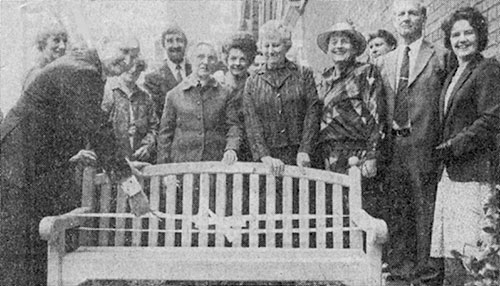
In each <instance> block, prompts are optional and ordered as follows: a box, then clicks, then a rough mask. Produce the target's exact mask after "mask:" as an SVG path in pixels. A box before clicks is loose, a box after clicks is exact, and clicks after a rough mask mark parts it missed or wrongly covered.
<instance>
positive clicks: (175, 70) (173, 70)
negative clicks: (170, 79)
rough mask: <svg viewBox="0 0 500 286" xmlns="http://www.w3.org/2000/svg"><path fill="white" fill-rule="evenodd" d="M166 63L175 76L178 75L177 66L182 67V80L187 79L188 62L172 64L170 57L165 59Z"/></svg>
mask: <svg viewBox="0 0 500 286" xmlns="http://www.w3.org/2000/svg"><path fill="white" fill-rule="evenodd" d="M165 61H166V62H167V65H168V68H169V69H170V71H171V72H172V74H173V75H174V76H175V75H176V73H177V65H180V66H181V75H182V78H183V79H185V78H186V61H185V60H184V59H183V60H182V62H180V63H178V64H176V63H174V62H172V61H171V60H170V59H169V58H168V56H167V57H165Z"/></svg>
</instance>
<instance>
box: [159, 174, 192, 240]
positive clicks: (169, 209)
mask: <svg viewBox="0 0 500 286" xmlns="http://www.w3.org/2000/svg"><path fill="white" fill-rule="evenodd" d="M165 179H166V180H164V182H165V185H164V188H163V190H165V211H164V212H165V213H166V214H169V215H172V216H173V215H175V206H176V202H177V187H176V186H177V177H176V176H175V175H168V176H166V177H165ZM191 185H192V184H191ZM165 229H166V230H170V231H169V232H166V233H165V246H168V247H171V246H174V241H175V233H174V232H173V231H172V230H174V229H175V219H174V218H173V217H167V218H165Z"/></svg>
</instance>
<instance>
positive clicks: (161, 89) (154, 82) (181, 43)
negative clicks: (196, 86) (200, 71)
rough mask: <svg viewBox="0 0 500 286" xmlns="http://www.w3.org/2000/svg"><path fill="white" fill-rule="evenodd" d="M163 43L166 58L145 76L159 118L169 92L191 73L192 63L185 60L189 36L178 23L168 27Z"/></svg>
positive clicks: (145, 84) (162, 37)
mask: <svg viewBox="0 0 500 286" xmlns="http://www.w3.org/2000/svg"><path fill="white" fill-rule="evenodd" d="M161 44H162V46H163V48H164V49H165V52H166V57H165V60H164V61H163V63H162V64H161V66H160V67H159V68H158V69H156V70H154V71H153V72H151V73H149V74H147V75H146V76H145V78H144V87H145V88H146V90H147V91H148V92H149V93H150V94H151V96H152V98H153V101H154V102H155V104H156V114H157V116H158V119H160V118H161V115H162V113H163V105H164V104H165V96H166V94H167V92H168V91H170V90H171V89H172V88H174V87H175V86H177V84H179V83H180V82H181V81H182V80H184V79H185V78H186V77H187V76H188V75H189V74H191V65H190V64H189V63H187V61H186V60H185V54H186V46H187V38H186V34H185V33H184V31H183V30H182V29H181V28H180V27H178V26H176V25H172V26H169V27H167V29H165V31H164V32H163V33H162V35H161Z"/></svg>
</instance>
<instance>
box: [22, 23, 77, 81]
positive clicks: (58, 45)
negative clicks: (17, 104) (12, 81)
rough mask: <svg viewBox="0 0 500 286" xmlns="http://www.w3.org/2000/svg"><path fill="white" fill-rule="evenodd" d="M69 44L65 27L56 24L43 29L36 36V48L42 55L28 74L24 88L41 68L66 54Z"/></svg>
mask: <svg viewBox="0 0 500 286" xmlns="http://www.w3.org/2000/svg"><path fill="white" fill-rule="evenodd" d="M67 44H68V33H67V32H66V29H64V28H63V27H61V26H58V25H54V26H50V27H48V28H45V29H44V30H42V31H41V32H40V33H39V34H38V35H37V37H36V48H37V50H38V51H39V52H40V55H39V56H38V58H37V59H36V63H35V66H34V67H32V68H31V69H30V70H29V71H28V73H27V74H26V76H25V78H24V82H23V88H24V87H26V86H27V85H28V84H29V83H30V82H31V81H32V80H33V78H34V77H35V76H36V74H37V73H38V72H39V71H40V69H42V68H43V67H45V66H46V65H47V64H49V63H51V62H53V61H54V60H56V59H57V58H60V57H62V56H64V54H65V53H66V47H67Z"/></svg>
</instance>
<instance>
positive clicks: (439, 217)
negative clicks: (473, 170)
mask: <svg viewBox="0 0 500 286" xmlns="http://www.w3.org/2000/svg"><path fill="white" fill-rule="evenodd" d="M489 193H490V186H489V185H488V184H487V183H479V182H454V181H451V180H450V178H449V176H448V173H447V172H446V170H444V172H443V175H442V177H441V181H440V182H439V185H438V190H437V196H436V206H435V210H434V224H433V227H432V242H431V257H447V258H453V255H451V251H452V250H456V251H458V252H460V253H462V254H463V253H467V252H468V251H467V248H470V247H476V245H477V241H478V240H479V235H480V234H481V220H482V218H483V203H484V202H485V200H486V198H487V197H488V194H489Z"/></svg>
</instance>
